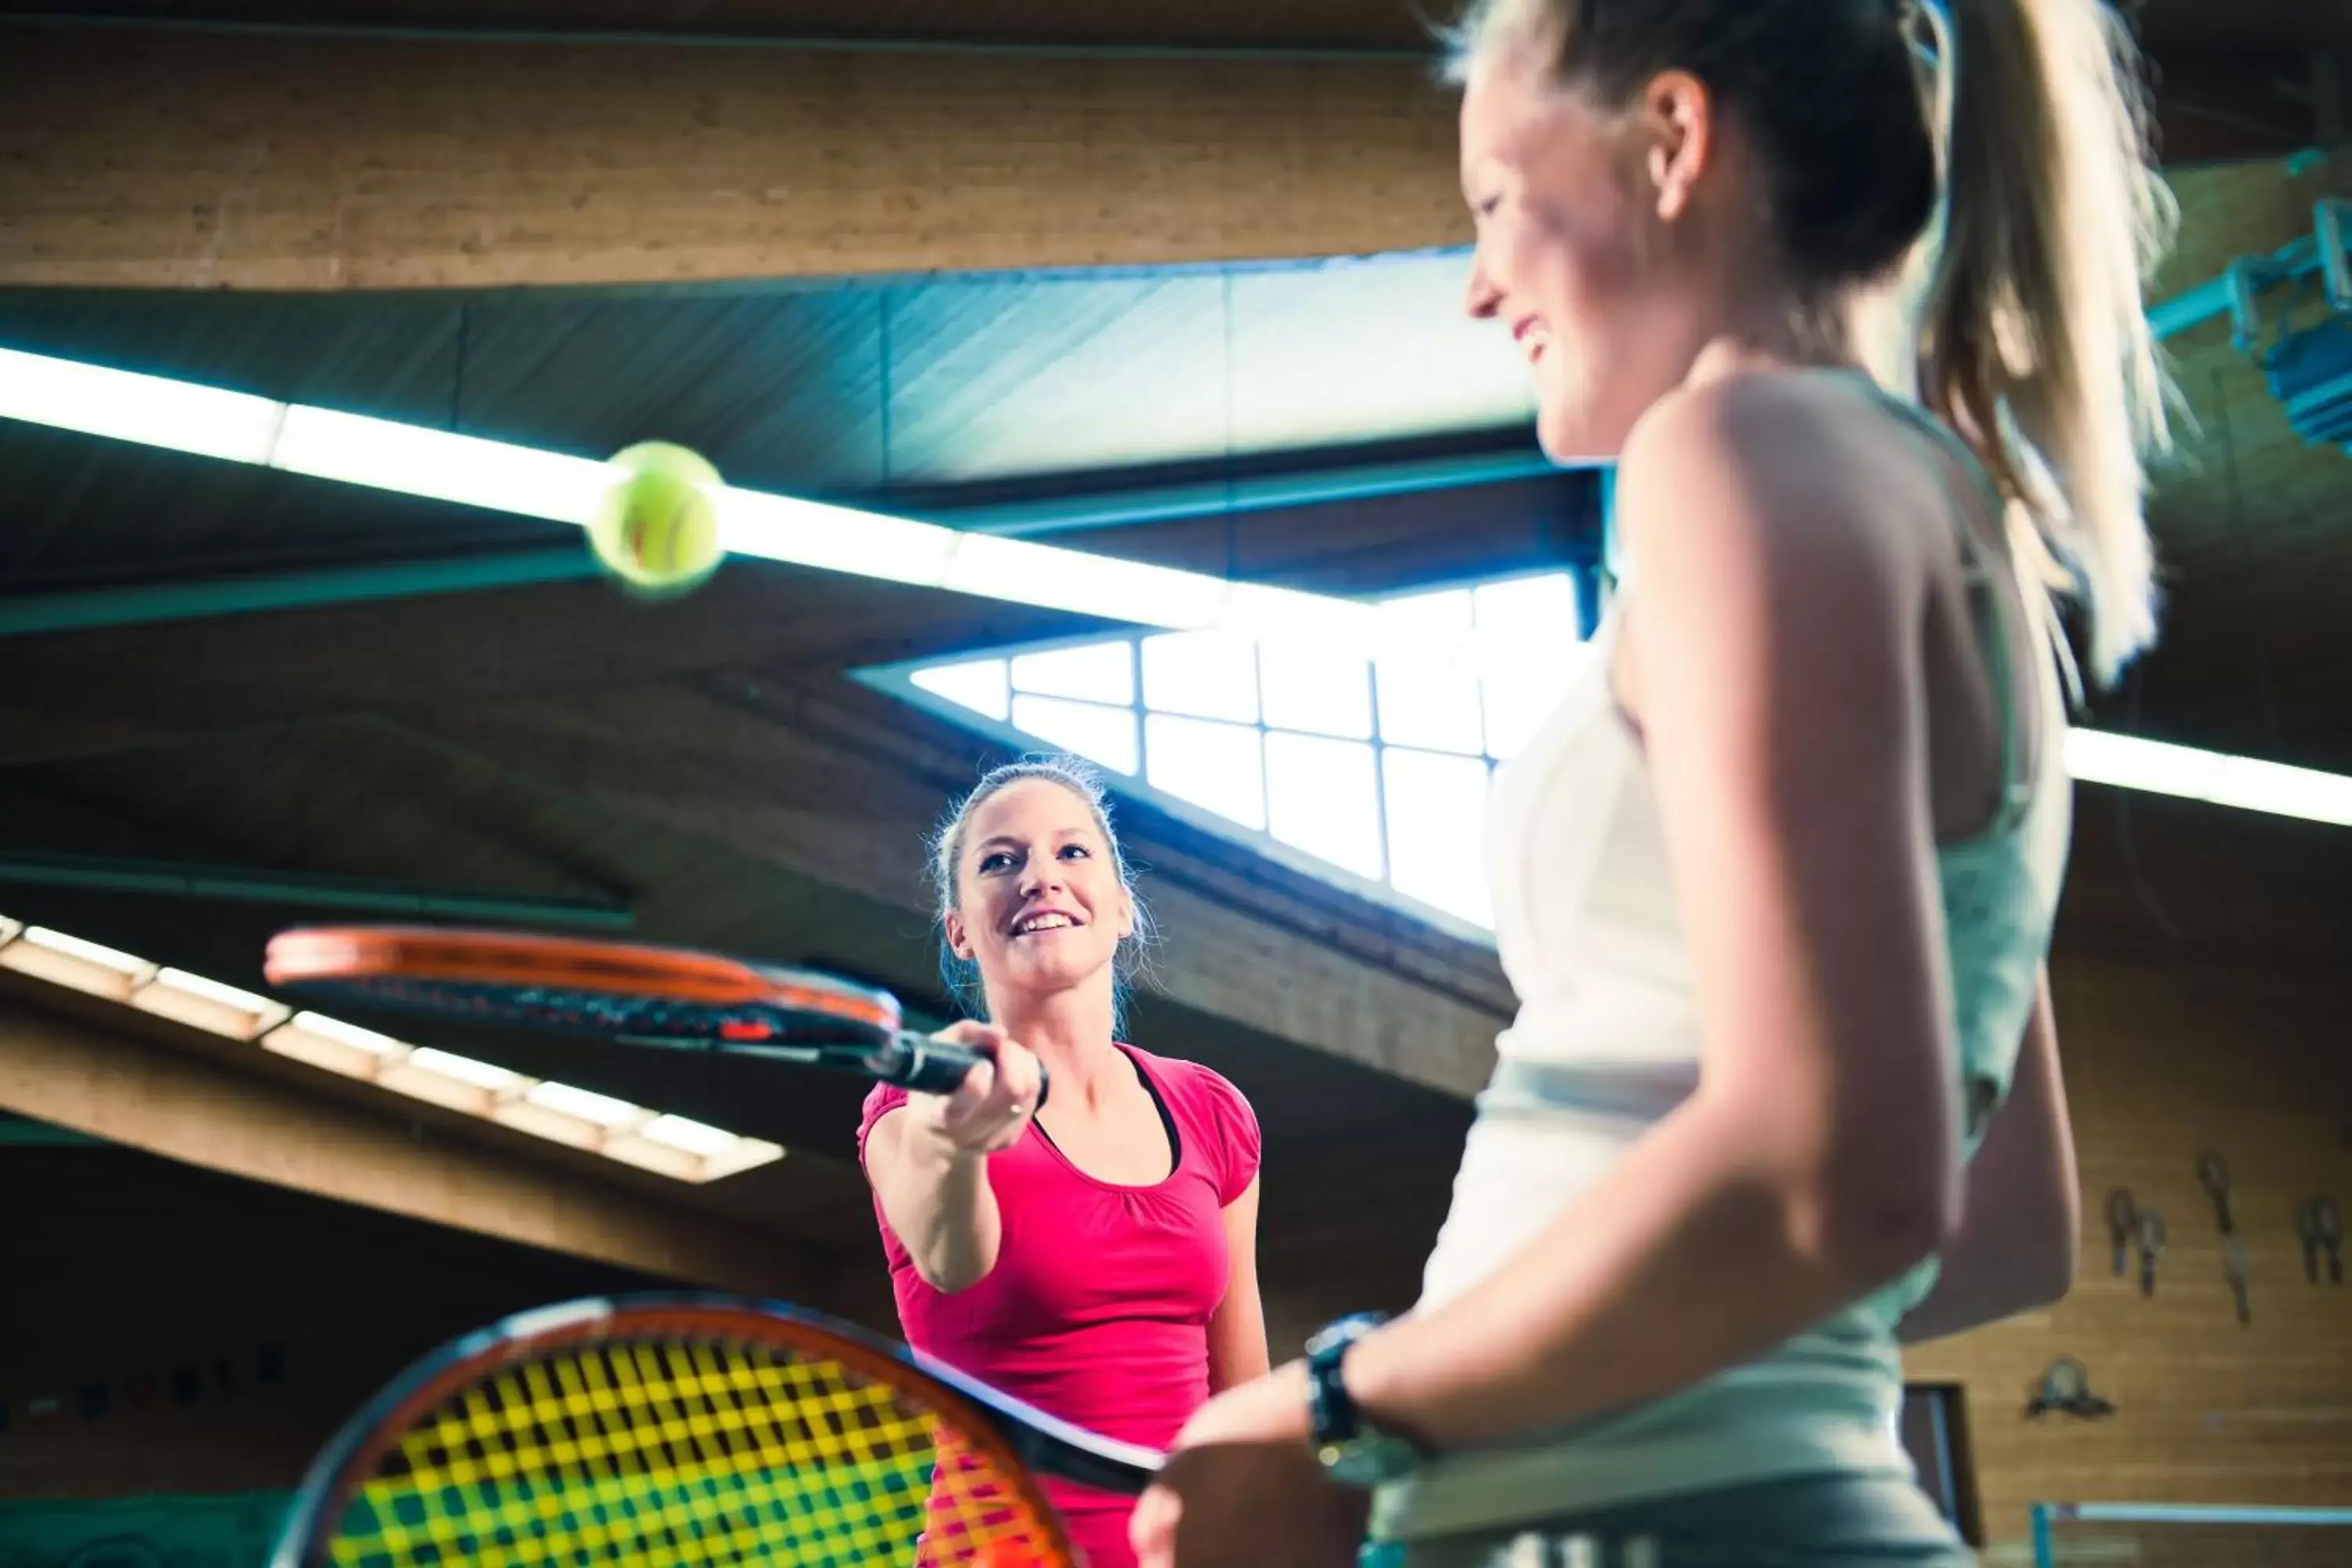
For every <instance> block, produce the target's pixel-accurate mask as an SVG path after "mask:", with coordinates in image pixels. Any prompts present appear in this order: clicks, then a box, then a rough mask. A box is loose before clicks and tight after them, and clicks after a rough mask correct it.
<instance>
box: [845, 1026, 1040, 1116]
mask: <svg viewBox="0 0 2352 1568" xmlns="http://www.w3.org/2000/svg"><path fill="white" fill-rule="evenodd" d="M994 1059H995V1058H994V1057H992V1055H991V1054H990V1053H988V1052H987V1051H983V1050H981V1049H978V1048H977V1047H972V1046H959V1045H956V1044H954V1043H953V1042H952V1041H949V1040H934V1039H931V1038H930V1037H928V1036H924V1035H918V1034H916V1033H914V1032H913V1031H912V1030H908V1031H906V1032H904V1033H901V1034H900V1035H899V1036H898V1037H897V1038H896V1039H894V1040H892V1041H891V1042H890V1043H889V1044H888V1045H887V1046H885V1047H882V1049H881V1051H880V1052H879V1053H878V1054H877V1061H876V1073H877V1076H878V1077H879V1078H881V1079H882V1080H883V1081H884V1082H886V1083H895V1084H897V1085H898V1087H899V1088H901V1089H919V1090H921V1091H922V1092H923V1093H925V1094H953V1093H954V1092H955V1091H956V1090H957V1089H959V1088H961V1087H962V1084H963V1080H964V1077H965V1075H966V1074H968V1073H970V1072H971V1069H972V1068H976V1067H978V1066H979V1065H980V1064H981V1063H982V1062H985V1061H993V1060H994ZM1051 1087H1052V1079H1050V1078H1049V1077H1048V1076H1047V1074H1046V1071H1045V1063H1043V1062H1039V1063H1038V1064H1037V1106H1038V1108H1039V1109H1043V1108H1044V1106H1045V1091H1046V1090H1047V1089H1049V1088H1051Z"/></svg>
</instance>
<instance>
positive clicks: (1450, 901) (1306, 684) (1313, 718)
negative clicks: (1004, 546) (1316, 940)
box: [906, 573, 1588, 926]
mask: <svg viewBox="0 0 2352 1568" xmlns="http://www.w3.org/2000/svg"><path fill="white" fill-rule="evenodd" d="M1577 594H1578V590H1577V587H1576V584H1575V581H1574V579H1572V578H1571V577H1570V575H1569V574H1566V573H1547V574H1540V575H1534V576H1525V577H1516V578H1508V579H1503V580H1499V581H1496V582H1492V583H1484V584H1476V585H1475V586H1473V587H1460V588H1445V589H1440V590H1436V591H1433V592H1429V593H1421V594H1412V595H1404V596H1402V597H1400V598H1397V599H1393V600H1391V601H1389V602H1388V603H1386V604H1384V605H1381V606H1380V613H1381V618H1382V620H1383V622H1384V624H1385V627H1386V629H1387V631H1388V632H1389V633H1390V634H1391V637H1392V638H1393V640H1392V641H1391V644H1390V645H1389V647H1390V651H1387V652H1384V653H1383V654H1382V655H1381V658H1379V659H1378V661H1377V663H1368V662H1367V661H1366V660H1364V659H1362V658H1357V657H1354V656H1352V655H1349V654H1346V653H1335V652H1330V651H1326V650H1323V649H1319V648H1317V647H1312V646H1306V645H1301V644H1298V643H1294V642H1284V643H1279V644H1273V645H1266V646H1260V645H1258V644H1255V643H1254V642H1252V641H1251V640H1250V639H1248V638H1246V637H1239V636H1235V635H1234V634H1230V633H1214V632H1197V633H1196V632H1178V633H1151V634H1141V633H1139V634H1135V635H1132V636H1129V637H1108V638H1105V639H1103V640H1102V641H1100V642H1095V643H1086V644H1081V645H1078V646H1076V647H1071V646H1062V647H1046V648H1036V649H1031V650H1025V651H1016V650H1007V656H1006V657H1005V658H988V659H966V660H963V661H961V662H959V663H955V664H950V665H941V666H937V667H934V668H927V669H919V670H915V671H912V672H910V673H908V675H907V676H906V679H908V681H910V682H911V683H912V684H913V685H914V686H915V687H917V688H919V689H921V690H923V691H925V692H928V693H929V694H930V695H932V696H934V697H937V698H940V699H942V700H945V701H947V702H949V703H951V704H954V705H955V706H956V707H958V708H961V709H962V710H967V711H970V712H972V713H979V714H984V715H986V716H988V717H989V718H991V719H994V720H996V721H999V722H1009V723H1010V724H1011V725H1012V726H1013V728H1014V729H1016V730H1018V731H1022V732H1024V733H1025V734H1027V735H1030V736H1034V737H1035V738H1036V739H1037V740H1038V741H1040V742H1044V743H1045V744H1049V745H1054V746H1058V747H1061V748H1064V749H1066V750H1067V751H1070V752H1076V753H1077V754H1078V755H1080V756H1083V757H1087V758H1090V759H1091V760H1093V761H1095V762H1097V763H1101V764H1102V765H1103V766H1105V767H1107V768H1109V769H1111V770H1112V771H1114V772H1116V773H1126V774H1129V775H1130V776H1134V777H1137V778H1138V779H1139V783H1140V784H1141V785H1142V786H1144V787H1147V788H1148V789H1150V790H1151V791H1153V792H1156V793H1157V794H1159V795H1162V796H1164V797H1166V798H1168V799H1170V800H1171V801H1181V802H1183V803H1185V804H1187V805H1192V806H1195V807H1198V808H1199V809H1201V810H1203V811H1206V812H1209V813H1212V814H1213V815H1214V816H1217V817H1219V818H1221V819H1223V820H1224V821H1226V822H1229V823H1231V824H1233V825H1234V827H1235V828H1236V829H1237V830H1241V831H1245V832H1249V833H1255V834H1264V835H1265V840H1261V842H1266V841H1267V840H1270V841H1271V842H1270V843H1269V844H1268V847H1272V845H1281V846H1283V847H1286V848H1287V849H1290V850H1295V851H1297V852H1298V853H1299V854H1302V855H1305V856H1309V857H1312V858H1314V859H1315V860H1318V861H1320V862H1323V863H1324V864H1326V865H1328V866H1330V867H1333V868H1337V869H1338V870H1339V871H1342V872H1346V873H1349V874H1351V875H1352V876H1355V877H1358V878H1361V879H1364V880H1366V881H1369V882H1373V883H1383V882H1384V883H1386V884H1387V885H1388V886H1389V887H1391V888H1392V889H1395V890H1396V891H1397V892H1398V893H1401V894H1402V895H1404V896H1405V897H1407V898H1409V899H1412V900H1415V901H1416V902H1417V903H1419V904H1421V905H1423V906H1426V907H1428V908H1431V909H1435V910H1442V911H1444V913H1445V914H1447V915H1449V916H1452V917H1454V919H1457V920H1461V921H1468V922H1471V923H1473V924H1475V925H1482V926H1483V925H1486V923H1487V922H1488V920H1489V911H1488V898H1487V890H1486V863H1485V848H1484V847H1485V839H1486V795H1487V790H1488V787H1489V781H1490V779H1491V777H1492V766H1493V763H1495V762H1496V761H1498V760H1500V759H1503V758H1506V757H1508V756H1510V755H1511V754H1512V753H1514V752H1517V750H1518V749H1519V748H1520V747H1521V746H1522V745H1524V744H1525V743H1526V742H1527V740H1528V737H1529V736H1530V735H1531V734H1532V733H1533V732H1534V731H1535V730H1536V729H1537V728H1538V726H1539V725H1540V724H1541V723H1542V722H1543V721H1544V719H1545V718H1546V717H1547V716H1548V715H1549V713H1550V712H1551V710H1552V709H1553V707H1554V706H1555V705H1556V704H1557V703H1558V702H1559V699H1560V696H1561V694H1562V692H1563V691H1564V690H1565V689H1566V687H1567V684H1568V682H1569V681H1570V679H1572V678H1573V676H1574V675H1575V673H1576V671H1577V669H1578V668H1579V667H1580V663H1581V661H1582V660H1583V659H1584V658H1587V657H1588V653H1587V649H1586V647H1585V645H1584V644H1583V643H1582V641H1581V640H1580V626H1581V625H1582V621H1581V620H1580V616H1579V611H1580V607H1581V606H1580V605H1579V603H1578V598H1577Z"/></svg>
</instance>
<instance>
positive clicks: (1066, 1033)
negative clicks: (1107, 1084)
mask: <svg viewBox="0 0 2352 1568" xmlns="http://www.w3.org/2000/svg"><path fill="white" fill-rule="evenodd" d="M988 1016H989V1018H990V1020H991V1021H992V1022H993V1023H995V1024H996V1025H997V1026H1000V1027H1001V1028H1003V1030H1004V1032H1005V1033H1006V1034H1008V1035H1010V1036H1012V1037H1013V1039H1014V1040H1016V1041H1017V1042H1019V1043H1020V1044H1021V1045H1022V1046H1023V1047H1025V1048H1027V1049H1028V1050H1031V1051H1033V1052H1034V1053H1036V1056H1037V1058H1038V1060H1040V1061H1042V1062H1044V1063H1045V1070H1046V1071H1047V1072H1049V1073H1051V1074H1052V1075H1053V1078H1054V1082H1055V1092H1056V1093H1059V1092H1061V1090H1062V1089H1064V1088H1065V1087H1066V1088H1067V1089H1069V1090H1071V1091H1073V1092H1074V1093H1075V1094H1077V1095H1082V1096H1084V1097H1086V1098H1087V1099H1092V1098H1093V1094H1094V1089H1095V1086H1096V1084H1097V1083H1098V1082H1099V1081H1100V1080H1101V1079H1102V1078H1103V1075H1104V1074H1105V1073H1106V1072H1107V1071H1109V1070H1111V1069H1113V1068H1118V1069H1120V1070H1125V1068H1124V1064H1123V1062H1122V1061H1121V1059H1120V1057H1119V1053H1118V1047H1117V1046H1116V1045H1114V1044H1113V1039H1114V1032H1113V1029H1112V1027H1111V1024H1112V1019H1113V1017H1114V1016H1116V1008H1115V1007H1114V1005H1113V1002H1112V996H1111V989H1110V986H1109V984H1108V979H1107V977H1106V983H1105V984H1101V985H1084V986H1078V987H1074V988H1072V989H1069V990H1065V991H1051V992H1046V993H1045V994H1041V995H1026V994H1022V995H1013V996H1003V997H999V996H994V995H992V996H991V997H990V998H989V1007H988Z"/></svg>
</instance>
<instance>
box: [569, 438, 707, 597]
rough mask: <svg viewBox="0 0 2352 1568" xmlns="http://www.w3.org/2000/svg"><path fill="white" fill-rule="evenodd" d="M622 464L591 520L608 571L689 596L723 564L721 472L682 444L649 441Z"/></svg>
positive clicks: (591, 536)
mask: <svg viewBox="0 0 2352 1568" xmlns="http://www.w3.org/2000/svg"><path fill="white" fill-rule="evenodd" d="M612 461H613V466H614V468H619V469H621V470H622V473H621V475H620V477H619V478H617V479H614V481H613V484H612V486H611V487H610V488H609V489H606V490H605V492H604V500H603V502H602V503H601V504H599V505H598V507H597V509H596V515H595V517H594V518H593V519H591V520H590V521H589V524H588V542H589V543H590V544H591V545H592V546H593V548H594V549H595V552H596V558H597V559H598V560H599V561H601V562H603V563H604V568H605V570H606V571H608V572H610V573H611V574H613V575H614V576H615V577H617V578H619V579H620V581H621V582H622V584H624V585H625V586H627V587H628V588H630V589H632V590H634V591H635V592H637V593H640V594H646V595H655V596H667V595H672V594H683V593H685V592H687V591H688V589H690V588H692V587H694V586H695V585H696V584H699V583H700V582H701V581H702V580H703V579H704V578H706V577H708V576H709V575H710V574H711V573H713V572H715V571H717V570H718V568H719V561H720V559H721V558H722V557H723V556H724V554H725V553H726V552H724V551H722V550H720V549H719V514H718V511H717V510H716V509H715V508H714V507H713V506H712V505H711V501H710V492H711V491H712V490H713V489H717V488H718V487H719V470H718V469H717V468H712V467H711V466H710V465H709V463H708V462H706V461H705V460H703V458H700V457H699V456H698V455H697V454H695V453H693V452H689V451H688V450H687V449H686V448H685V447H677V446H673V445H671V444H670V443H669V442H667V441H643V442H639V443H638V444H637V445H636V446H634V447H629V448H627V449H626V450H625V451H621V452H617V453H615V454H614V457H613V459H612Z"/></svg>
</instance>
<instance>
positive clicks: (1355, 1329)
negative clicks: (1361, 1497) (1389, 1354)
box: [1307, 1312, 1421, 1487]
mask: <svg viewBox="0 0 2352 1568" xmlns="http://www.w3.org/2000/svg"><path fill="white" fill-rule="evenodd" d="M1386 1321H1388V1320H1387V1319H1386V1318H1384V1317H1382V1316H1381V1314H1380V1313H1378V1312H1360V1313H1358V1314H1356V1315H1355V1316H1354V1317H1349V1318H1341V1319H1340V1320H1339V1321H1337V1322H1334V1323H1328V1324H1326V1325H1325V1326H1324V1327H1322V1328H1320V1329H1318V1330H1317V1331H1315V1334H1314V1337H1313V1338H1311V1339H1309V1340H1308V1341H1307V1416H1308V1419H1309V1421H1310V1422H1311V1423H1312V1426H1313V1431H1314V1438H1315V1457H1316V1458H1318V1459H1320V1460H1321V1461H1322V1462H1323V1468H1324V1470H1325V1471H1326V1472H1327V1473H1328V1475H1329V1476H1330V1477H1331V1479H1333V1480H1335V1481H1338V1482H1339V1483H1340V1484H1341V1485H1343V1486H1350V1487H1375V1486H1378V1485H1380V1483H1381V1482H1382V1481H1387V1480H1393V1479H1396V1478H1397V1477H1399V1476H1402V1475H1403V1474H1404V1473H1405V1472H1406V1471H1408V1470H1411V1469H1412V1468H1413V1467H1414V1466H1415V1465H1418V1464H1419V1463H1420V1462H1421V1450H1420V1449H1419V1448H1418V1447H1414V1446H1413V1445H1412V1443H1410V1442H1408V1441H1407V1440H1405V1439H1404V1438H1402V1437H1400V1436H1396V1435H1395V1434H1394V1433H1390V1432H1383V1431H1381V1430H1380V1429H1379V1428H1378V1427H1376V1426H1373V1425H1372V1424H1371V1423H1370V1422H1369V1421H1367V1420H1365V1419H1364V1417H1363V1414H1362V1413H1361V1412H1360V1411H1359V1410H1358V1409H1357V1408H1356V1402H1355V1400H1354V1399H1353V1398H1351V1397H1349V1394H1348V1384H1347V1381H1346V1379H1344V1378H1343V1377H1341V1376H1340V1373H1339V1369H1340V1365H1341V1363H1344V1362H1345V1361H1346V1360H1347V1358H1348V1351H1349V1348H1350V1347H1351V1346H1353V1345H1354V1344H1355V1342H1357V1341H1358V1340H1360V1339H1362V1338H1363V1337H1364V1336H1365V1335H1366V1334H1368V1333H1370V1332H1371V1331H1373V1330H1374V1329H1377V1328H1379V1327H1380V1326H1381V1324H1382V1323H1384V1322H1386Z"/></svg>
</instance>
